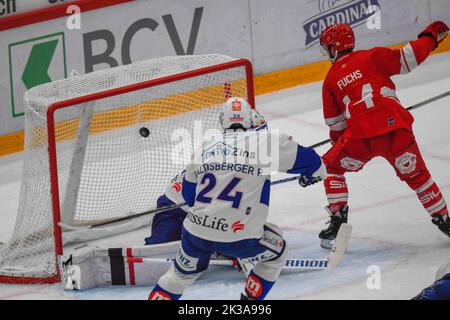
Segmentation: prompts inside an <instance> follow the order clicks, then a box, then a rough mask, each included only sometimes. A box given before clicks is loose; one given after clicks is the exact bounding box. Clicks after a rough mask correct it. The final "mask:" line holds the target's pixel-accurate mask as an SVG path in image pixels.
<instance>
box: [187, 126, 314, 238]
mask: <svg viewBox="0 0 450 320" xmlns="http://www.w3.org/2000/svg"><path fill="white" fill-rule="evenodd" d="M321 163H322V162H321V159H320V157H319V156H318V155H317V154H316V153H315V152H314V151H313V150H311V149H308V148H304V147H302V146H299V145H298V144H297V143H296V142H294V141H293V140H292V138H291V137H289V136H287V135H284V134H278V133H276V132H273V131H247V132H237V133H234V132H233V133H226V134H223V135H220V136H218V137H216V138H215V139H213V140H212V141H209V142H207V143H204V144H203V146H202V148H201V150H197V152H195V154H194V160H193V162H192V163H191V164H190V165H189V166H188V167H187V169H186V174H185V178H184V180H183V197H184V199H185V200H186V202H187V203H188V204H189V205H190V206H191V208H190V210H189V211H190V213H189V214H188V215H187V217H186V219H185V220H184V227H185V228H186V229H187V230H188V231H189V232H190V233H191V234H193V235H195V236H198V237H201V238H203V239H206V240H210V241H218V242H234V241H239V240H243V239H251V238H260V237H261V236H262V233H263V225H264V223H265V222H266V220H267V215H268V210H269V198H270V173H271V172H274V171H279V172H288V173H296V174H297V173H301V174H312V173H314V172H315V171H316V170H318V169H319V167H320V165H321Z"/></svg>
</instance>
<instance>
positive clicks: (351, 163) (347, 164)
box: [341, 157, 364, 171]
mask: <svg viewBox="0 0 450 320" xmlns="http://www.w3.org/2000/svg"><path fill="white" fill-rule="evenodd" d="M363 165H364V162H362V161H359V160H356V159H352V158H350V157H345V158H343V159H342V160H341V167H342V168H345V169H347V170H350V171H358V170H359V169H361V168H362V167H363Z"/></svg>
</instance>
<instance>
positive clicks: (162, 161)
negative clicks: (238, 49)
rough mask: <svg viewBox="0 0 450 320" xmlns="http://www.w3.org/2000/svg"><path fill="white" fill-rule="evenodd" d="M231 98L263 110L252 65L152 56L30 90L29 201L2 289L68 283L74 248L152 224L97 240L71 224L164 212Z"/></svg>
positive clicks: (8, 251)
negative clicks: (176, 182)
mask: <svg viewBox="0 0 450 320" xmlns="http://www.w3.org/2000/svg"><path fill="white" fill-rule="evenodd" d="M230 96H241V97H246V98H247V99H248V100H249V102H250V104H251V105H254V93H253V78H252V67H251V64H250V62H249V61H248V60H244V59H234V58H231V57H227V56H223V55H202V56H178V57H164V58H156V59H150V60H146V61H141V62H137V63H133V64H130V65H126V66H121V67H116V68H112V69H108V70H102V71H97V72H92V73H89V74H85V75H78V76H74V77H70V78H67V79H64V80H60V81H55V82H52V83H48V84H45V85H41V86H38V87H35V88H33V89H31V90H29V91H28V92H27V93H26V94H25V151H24V169H23V177H22V187H21V194H20V204H19V210H18V214H17V218H16V224H15V228H14V231H13V234H12V237H11V239H10V241H9V242H8V243H7V244H5V245H3V246H2V247H0V282H9V283H53V282H58V281H60V276H59V271H58V266H57V257H58V256H59V255H61V254H63V244H65V243H66V242H68V241H75V240H83V241H84V240H89V239H93V238H96V237H99V236H105V235H109V232H110V231H114V232H117V230H119V232H124V231H128V230H132V229H134V228H137V227H139V226H142V223H148V221H149V219H147V220H145V219H144V220H141V221H140V222H138V223H128V224H127V223H125V224H120V225H118V226H114V227H109V228H106V229H95V228H94V230H89V231H93V232H90V233H89V232H86V231H85V229H83V231H80V232H78V233H77V232H76V231H71V232H65V230H64V228H62V227H61V225H63V226H64V225H65V226H79V225H92V224H97V223H99V222H104V221H108V220H114V219H116V218H120V217H124V216H127V215H132V214H136V213H141V212H145V211H148V210H149V209H152V208H155V206H156V200H157V198H158V197H159V196H160V195H161V194H162V193H164V189H165V188H166V186H167V184H168V183H169V181H170V179H171V178H172V177H173V176H174V175H176V174H177V173H179V172H180V171H181V170H183V169H184V167H185V165H186V164H187V162H188V161H189V158H190V154H189V152H188V151H189V150H191V149H190V148H191V147H192V146H195V145H196V144H198V143H200V141H196V139H197V140H198V139H200V140H201V135H199V134H198V132H197V134H194V131H195V130H199V129H200V130H207V129H211V128H219V122H218V110H219V108H220V107H221V106H222V104H223V103H224V101H225V100H226V98H228V97H230ZM142 128H146V129H148V130H145V129H144V133H147V134H148V135H147V134H144V136H143V135H141V134H140V129H142ZM181 138H183V139H181ZM180 143H181V144H183V143H184V144H186V145H185V146H184V148H181V149H180ZM174 150H185V151H186V150H187V151H186V152H184V153H183V154H178V155H174ZM60 222H62V223H60ZM69 229H70V228H69ZM71 230H72V229H71ZM72 233H75V234H76V235H75V236H72V237H70V236H67V237H66V235H69V234H72Z"/></svg>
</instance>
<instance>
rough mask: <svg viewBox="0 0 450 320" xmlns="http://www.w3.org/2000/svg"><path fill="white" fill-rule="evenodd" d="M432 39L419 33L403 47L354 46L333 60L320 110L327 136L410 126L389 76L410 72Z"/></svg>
mask: <svg viewBox="0 0 450 320" xmlns="http://www.w3.org/2000/svg"><path fill="white" fill-rule="evenodd" d="M434 45H435V42H434V41H433V40H432V39H431V38H429V37H422V38H420V39H418V40H416V41H412V42H410V43H408V44H407V45H406V46H404V47H403V48H402V49H389V48H374V49H371V50H361V51H355V52H352V53H349V54H347V55H345V56H343V57H342V58H340V59H339V60H338V61H336V62H335V63H334V64H333V66H332V67H331V69H330V71H329V72H328V75H327V77H326V79H325V81H324V84H323V111H324V117H325V122H326V124H327V125H328V126H329V127H330V130H331V131H330V136H331V138H332V139H333V140H335V139H337V137H339V136H341V135H342V134H344V133H345V136H347V137H352V138H369V137H373V136H377V135H382V134H384V133H387V132H390V131H393V130H396V129H400V128H405V129H408V130H412V123H413V121H414V119H413V117H412V116H411V114H410V113H409V112H408V111H406V110H405V109H404V108H403V107H402V106H401V105H400V102H399V100H398V98H397V96H396V92H395V90H396V88H395V84H394V82H393V81H392V80H391V77H392V76H394V75H397V74H406V73H409V72H411V71H412V70H413V69H414V68H416V67H417V66H418V65H420V64H421V63H422V62H423V61H424V60H425V59H426V58H427V57H428V56H429V54H430V53H431V51H432V50H433V48H434Z"/></svg>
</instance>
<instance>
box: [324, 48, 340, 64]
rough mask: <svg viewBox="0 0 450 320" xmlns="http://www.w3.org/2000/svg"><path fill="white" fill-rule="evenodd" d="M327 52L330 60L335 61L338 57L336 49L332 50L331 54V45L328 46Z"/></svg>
mask: <svg viewBox="0 0 450 320" xmlns="http://www.w3.org/2000/svg"><path fill="white" fill-rule="evenodd" d="M327 52H328V58H329V59H330V61H331V62H333V63H335V62H336V60H337V58H338V57H339V52H337V51H336V50H335V51H334V57H333V56H332V54H331V47H330V48H328V50H327Z"/></svg>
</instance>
